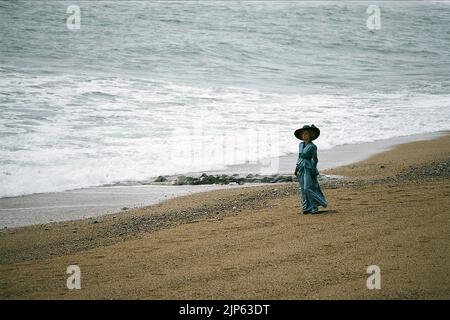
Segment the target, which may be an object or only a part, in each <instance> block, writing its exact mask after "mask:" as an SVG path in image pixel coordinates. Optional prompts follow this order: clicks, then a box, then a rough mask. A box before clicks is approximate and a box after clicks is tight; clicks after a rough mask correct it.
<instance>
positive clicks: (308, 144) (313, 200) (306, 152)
mask: <svg viewBox="0 0 450 320" xmlns="http://www.w3.org/2000/svg"><path fill="white" fill-rule="evenodd" d="M294 135H295V136H296V137H297V138H298V139H300V140H303V141H302V142H300V144H299V152H298V160H297V165H296V167H295V173H294V174H295V175H296V176H297V177H298V184H299V192H300V203H301V206H302V208H303V214H306V213H312V214H314V213H317V212H318V211H319V208H318V207H319V206H322V207H324V208H326V207H327V205H328V203H327V200H326V199H325V196H324V195H323V193H322V190H320V186H319V182H318V181H317V176H318V175H319V171H318V170H317V162H318V158H317V147H316V145H315V144H314V143H313V142H312V141H313V140H315V139H317V138H318V137H319V135H320V130H319V128H317V127H316V126H314V125H311V126H308V125H305V126H303V128H300V129H297V130H295V132H294Z"/></svg>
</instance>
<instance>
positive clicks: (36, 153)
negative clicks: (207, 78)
mask: <svg viewBox="0 0 450 320" xmlns="http://www.w3.org/2000/svg"><path fill="white" fill-rule="evenodd" d="M48 86H51V90H50V89H47V88H48ZM0 88H1V92H2V94H3V95H2V98H1V99H2V105H3V108H2V110H1V111H0V114H1V120H0V128H1V129H0V130H1V131H0V134H1V144H0V147H1V150H2V153H1V156H0V163H1V169H2V170H1V171H2V172H1V174H0V179H1V183H0V196H2V197H5V196H17V195H23V194H29V193H35V192H50V191H61V190H68V189H74V188H80V187H87V186H93V185H102V184H106V183H112V182H117V181H125V180H142V179H145V178H149V177H154V176H158V175H168V174H180V173H185V172H192V171H203V170H213V169H221V168H224V167H225V166H227V165H232V164H239V163H244V162H247V161H257V160H261V159H264V158H267V157H271V156H279V155H283V154H287V153H290V152H295V151H296V150H297V141H296V139H295V138H294V137H293V134H292V133H293V130H294V129H296V128H297V127H299V126H301V125H303V124H310V123H314V124H316V125H317V126H319V127H320V128H321V129H322V135H321V137H320V139H319V140H317V144H318V146H319V147H320V148H322V149H327V148H331V147H332V146H335V145H339V144H344V143H346V144H348V143H358V142H367V141H373V140H375V139H379V138H388V137H395V136H401V135H408V134H415V133H421V132H429V131H436V130H441V129H448V123H449V120H450V116H449V112H448V110H449V101H450V95H439V96H432V95H427V94H410V93H402V92H400V93H395V94H383V93H370V94H369V93H367V94H357V95H351V96H349V95H317V94H312V95H296V94H279V93H270V92H262V91H259V90H255V89H244V88H236V87H217V88H215V87H210V88H205V87H193V86H186V85H183V86H179V85H176V84H174V83H169V82H164V81H148V80H147V81H141V80H137V79H134V80H132V79H118V78H89V77H85V78H80V77H71V76H61V77H54V76H52V77H50V76H48V77H46V76H41V77H36V78H26V77H20V76H16V77H14V79H13V80H11V78H10V79H9V80H6V79H5V78H2V79H1V80H0ZM19 91H21V92H23V93H24V94H22V95H17V94H16V93H17V92H19ZM12 95H14V101H13V103H12V102H10V100H8V98H6V99H5V97H9V96H12ZM271 145H275V146H276V147H270V146H271Z"/></svg>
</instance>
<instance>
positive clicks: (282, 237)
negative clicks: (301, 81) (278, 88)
mask: <svg viewBox="0 0 450 320" xmlns="http://www.w3.org/2000/svg"><path fill="white" fill-rule="evenodd" d="M319 157H320V150H319ZM449 165H450V134H447V135H445V136H443V137H439V138H436V139H433V140H428V141H418V142H417V141H416V142H409V143H405V144H401V145H398V146H396V147H394V148H393V149H391V150H388V151H385V152H382V153H380V154H377V155H374V156H372V157H370V158H369V159H367V160H365V161H362V162H358V163H355V164H350V165H346V166H341V167H339V168H335V169H328V170H324V171H322V173H323V174H336V175H343V176H346V177H347V178H345V179H343V180H339V181H329V182H327V181H324V183H323V190H324V193H325V195H326V197H327V199H328V201H329V207H328V208H327V209H322V211H321V214H319V215H301V214H300V208H299V201H298V191H297V184H296V183H284V184H274V185H268V186H258V187H248V188H233V189H227V190H215V191H209V192H204V193H196V194H192V195H185V196H182V197H177V198H174V199H170V200H167V201H165V202H162V203H159V204H156V205H152V206H148V207H144V208H140V209H136V210H128V211H127V212H125V213H123V212H122V213H118V214H112V215H106V216H101V217H96V218H90V219H85V220H78V221H70V222H60V223H53V224H44V225H35V226H29V227H22V228H15V229H6V230H2V231H0V297H1V298H3V299H97V298H98V299H449V298H450V277H449V276H448V275H449V274H450V244H449V243H450V233H449V230H450V171H449ZM69 265H78V266H79V267H80V268H81V286H82V288H81V290H68V289H67V288H66V279H67V274H66V268H67V266H69ZM370 265H378V266H379V267H380V269H381V289H380V290H368V289H367V287H366V280H367V277H368V276H369V275H368V274H367V273H366V269H367V267H368V266H370Z"/></svg>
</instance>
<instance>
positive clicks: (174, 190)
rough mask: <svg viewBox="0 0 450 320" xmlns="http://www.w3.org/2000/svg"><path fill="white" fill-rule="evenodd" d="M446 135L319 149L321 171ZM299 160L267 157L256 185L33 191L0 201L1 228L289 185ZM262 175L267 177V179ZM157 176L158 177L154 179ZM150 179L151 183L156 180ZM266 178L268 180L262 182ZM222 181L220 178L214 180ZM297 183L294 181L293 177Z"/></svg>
mask: <svg viewBox="0 0 450 320" xmlns="http://www.w3.org/2000/svg"><path fill="white" fill-rule="evenodd" d="M447 133H448V131H437V132H431V133H425V134H414V135H408V136H402V137H396V138H391V139H381V140H377V141H373V142H365V143H359V144H348V145H340V146H336V147H334V148H332V149H327V150H322V151H320V150H319V171H320V172H321V174H322V173H325V174H324V175H322V176H323V177H324V178H325V179H327V180H329V179H334V178H335V175H333V174H332V173H328V169H332V168H336V167H339V166H344V165H349V164H352V163H356V162H358V161H363V160H365V159H367V158H369V157H371V156H374V155H376V154H378V153H382V152H385V151H387V150H390V149H392V148H393V147H395V146H397V145H399V144H403V143H409V142H414V141H424V140H430V139H437V138H439V137H442V136H444V135H446V134H447ZM296 160H297V154H290V155H285V156H281V157H279V158H276V159H274V158H272V159H267V161H263V162H268V163H270V161H275V162H278V174H277V175H276V176H275V177H271V175H261V176H260V177H259V179H258V182H259V183H248V182H246V183H244V184H241V185H238V184H237V183H232V184H200V185H193V184H181V185H173V184H172V183H154V182H153V181H148V183H147V184H137V183H136V182H134V183H133V184H131V185H126V184H123V183H121V184H117V185H109V186H98V187H90V188H82V189H75V190H69V191H63V192H51V193H37V194H31V195H25V196H18V197H6V198H0V229H4V228H17V227H23V226H29V225H38V224H46V223H54V222H64V221H73V220H79V219H88V218H96V217H100V216H103V215H109V214H114V213H120V212H126V211H128V210H130V209H136V208H142V207H145V206H148V205H154V204H158V203H161V202H163V201H166V200H168V199H173V198H176V197H180V196H184V195H187V194H193V193H197V192H208V191H211V190H218V189H229V188H237V187H254V186H258V185H264V184H266V183H277V184H278V183H280V182H281V183H285V182H289V181H292V178H293V176H292V172H291V171H292V168H293V166H294V164H295V162H296ZM262 172H264V166H263V165H261V163H258V164H240V165H233V166H228V167H227V168H226V169H225V170H215V171H205V172H204V173H199V172H194V173H187V174H186V175H175V176H166V177H167V178H168V180H169V181H172V182H173V181H175V180H177V179H179V177H186V176H187V177H188V178H192V177H194V179H196V178H197V177H199V176H200V175H202V174H207V175H216V176H217V177H219V176H222V175H226V178H225V179H228V180H232V179H233V177H234V176H236V175H238V177H241V178H243V179H242V180H244V181H249V180H254V178H250V179H248V178H245V177H246V176H247V175H248V174H251V175H255V174H259V173H262ZM265 177H268V178H267V179H266V178H265ZM155 178H156V177H155ZM155 178H152V179H151V180H153V179H155ZM264 179H266V180H264ZM218 180H220V178H218ZM294 180H295V178H294Z"/></svg>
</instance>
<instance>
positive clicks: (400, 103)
mask: <svg viewBox="0 0 450 320" xmlns="http://www.w3.org/2000/svg"><path fill="white" fill-rule="evenodd" d="M74 4H75V5H77V6H78V8H79V18H80V19H79V28H75V29H74V28H70V25H69V24H68V19H69V18H70V16H71V14H72V13H73V12H72V11H69V12H68V8H69V6H71V5H74ZM369 5H375V6H376V8H378V13H379V22H380V24H379V25H378V28H375V29H373V28H369V26H368V24H367V21H368V19H369V18H370V15H371V13H370V12H369V13H368V11H367V9H368V6H369ZM449 22H450V5H449V4H448V3H446V2H427V3H423V2H418V1H417V2H415V1H408V2H400V3H399V2H389V1H384V2H377V1H371V2H351V1H349V2H322V1H319V2H302V1H286V2H280V1H274V2H271V1H259V2H258V1H223V2H221V1H162V2H155V1H115V2H114V1H76V2H71V1H0V197H6V196H18V195H25V194H30V193H36V192H52V191H62V190H70V189H74V188H82V187H88V186H98V185H103V184H110V183H114V182H119V181H130V180H136V181H140V180H145V179H148V178H150V177H156V176H159V175H169V174H182V173H185V172H194V171H196V172H198V171H203V170H218V169H221V168H224V167H225V166H227V165H233V164H239V163H246V162H249V161H259V160H261V159H264V158H268V157H274V156H281V155H285V154H288V153H291V152H296V150H297V147H298V140H296V139H295V138H294V136H293V131H294V130H295V129H296V128H298V127H300V126H303V125H304V124H311V123H314V124H315V125H317V126H318V127H320V129H321V136H320V138H319V139H318V140H316V142H317V145H318V147H319V149H322V150H323V149H328V148H331V147H333V146H336V145H341V144H349V143H350V144H351V143H359V142H368V141H374V140H377V139H384V138H390V137H397V136H404V135H410V134H418V133H419V134H420V133H425V132H433V131H437V130H445V129H449V120H450V80H449V74H450V23H449Z"/></svg>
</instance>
